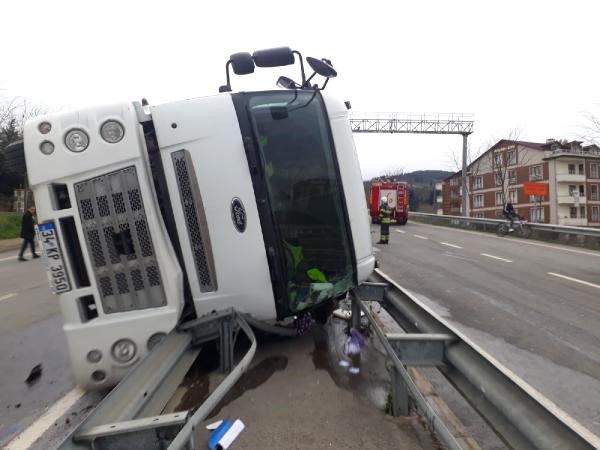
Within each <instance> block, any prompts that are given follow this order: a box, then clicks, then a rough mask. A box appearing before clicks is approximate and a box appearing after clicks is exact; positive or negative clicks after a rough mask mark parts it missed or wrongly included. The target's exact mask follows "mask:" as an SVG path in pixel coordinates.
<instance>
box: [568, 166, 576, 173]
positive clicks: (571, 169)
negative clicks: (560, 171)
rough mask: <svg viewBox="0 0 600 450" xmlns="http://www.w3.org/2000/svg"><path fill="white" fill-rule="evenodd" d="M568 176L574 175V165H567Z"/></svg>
mask: <svg viewBox="0 0 600 450" xmlns="http://www.w3.org/2000/svg"><path fill="white" fill-rule="evenodd" d="M569 175H575V164H569Z"/></svg>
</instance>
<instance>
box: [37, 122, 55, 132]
mask: <svg viewBox="0 0 600 450" xmlns="http://www.w3.org/2000/svg"><path fill="white" fill-rule="evenodd" d="M51 129H52V125H50V122H42V123H40V124H39V125H38V130H39V131H40V133H42V134H48V133H50V130H51Z"/></svg>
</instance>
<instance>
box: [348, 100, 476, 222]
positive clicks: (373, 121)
mask: <svg viewBox="0 0 600 450" xmlns="http://www.w3.org/2000/svg"><path fill="white" fill-rule="evenodd" d="M350 127H351V129H352V132H353V133H417V134H460V135H461V136H462V138H463V149H462V150H463V151H462V183H461V184H462V192H467V139H468V137H469V135H470V134H471V133H472V132H473V114H462V113H441V114H425V113H419V114H416V113H395V112H387V113H385V112H384V113H352V114H351V115H350ZM461 210H462V214H463V216H467V215H469V214H468V213H469V201H468V196H466V195H465V196H463V198H462V205H461Z"/></svg>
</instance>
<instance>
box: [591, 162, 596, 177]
mask: <svg viewBox="0 0 600 450" xmlns="http://www.w3.org/2000/svg"><path fill="white" fill-rule="evenodd" d="M590 178H598V164H590Z"/></svg>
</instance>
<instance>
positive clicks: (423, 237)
mask: <svg viewBox="0 0 600 450" xmlns="http://www.w3.org/2000/svg"><path fill="white" fill-rule="evenodd" d="M413 236H414V237H416V238H419V239H429V238H428V237H425V236H421V235H420V234H413Z"/></svg>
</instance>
